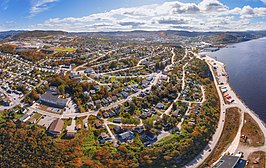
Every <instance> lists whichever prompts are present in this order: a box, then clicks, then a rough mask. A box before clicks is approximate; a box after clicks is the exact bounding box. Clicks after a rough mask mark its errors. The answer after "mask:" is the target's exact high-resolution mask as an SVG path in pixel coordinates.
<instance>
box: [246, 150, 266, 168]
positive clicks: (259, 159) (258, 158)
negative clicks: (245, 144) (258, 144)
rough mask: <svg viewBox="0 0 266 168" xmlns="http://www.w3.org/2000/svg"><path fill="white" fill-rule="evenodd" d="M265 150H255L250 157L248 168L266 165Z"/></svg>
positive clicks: (259, 167) (260, 167) (262, 167)
mask: <svg viewBox="0 0 266 168" xmlns="http://www.w3.org/2000/svg"><path fill="white" fill-rule="evenodd" d="M265 156H266V155H265V152H263V151H257V152H253V153H251V154H250V155H249V157H248V162H249V163H248V165H247V166H246V167H247V168H264V167H265V166H266V165H265V161H266V159H265Z"/></svg>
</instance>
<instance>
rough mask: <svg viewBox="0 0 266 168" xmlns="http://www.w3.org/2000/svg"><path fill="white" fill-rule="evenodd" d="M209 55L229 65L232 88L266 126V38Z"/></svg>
mask: <svg viewBox="0 0 266 168" xmlns="http://www.w3.org/2000/svg"><path fill="white" fill-rule="evenodd" d="M208 55H209V56H211V57H215V58H217V60H219V61H221V62H223V63H225V65H226V70H227V72H228V75H229V82H230V85H231V86H232V88H233V89H234V90H235V92H236V93H237V94H238V96H239V97H240V98H241V99H242V100H243V101H244V102H245V104H246V105H247V106H248V107H249V108H250V109H252V110H253V111H254V112H255V113H256V114H258V115H259V116H260V118H261V119H262V120H263V121H264V122H265V123H266V38H262V39H256V40H252V41H248V42H242V43H238V44H233V45H231V46H228V48H223V49H221V50H219V51H217V52H212V53H208Z"/></svg>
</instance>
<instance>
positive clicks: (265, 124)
mask: <svg viewBox="0 0 266 168" xmlns="http://www.w3.org/2000/svg"><path fill="white" fill-rule="evenodd" d="M265 38H266V37H265ZM205 57H207V58H209V59H210V60H213V61H215V62H216V63H220V64H222V65H223V66H222V67H223V69H222V70H223V71H224V72H225V73H226V74H227V75H226V80H227V84H228V85H229V87H230V89H231V90H232V92H233V93H234V94H235V95H236V96H237V98H238V101H240V102H241V103H242V104H243V105H244V106H245V108H246V109H248V111H249V112H252V113H253V115H255V116H256V117H257V118H258V119H259V120H260V122H261V123H262V124H263V125H264V127H265V128H266V123H265V122H264V121H263V120H262V119H261V118H260V116H259V115H258V114H257V113H256V112H255V111H254V110H252V109H250V108H249V107H248V105H247V104H246V103H245V102H244V101H243V100H242V99H241V97H240V96H239V95H238V94H237V93H236V91H235V90H234V89H233V87H232V86H231V85H230V82H229V73H228V72H227V71H226V65H225V63H223V62H221V61H218V60H216V59H214V58H212V57H211V56H208V55H207V54H206V56H205ZM214 75H215V74H214ZM215 77H216V76H215Z"/></svg>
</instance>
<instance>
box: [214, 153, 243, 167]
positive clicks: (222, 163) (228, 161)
mask: <svg viewBox="0 0 266 168" xmlns="http://www.w3.org/2000/svg"><path fill="white" fill-rule="evenodd" d="M244 167H245V161H244V160H241V156H238V155H236V156H231V155H224V156H223V157H222V158H221V159H220V160H219V162H217V163H216V164H215V165H214V166H213V168H244Z"/></svg>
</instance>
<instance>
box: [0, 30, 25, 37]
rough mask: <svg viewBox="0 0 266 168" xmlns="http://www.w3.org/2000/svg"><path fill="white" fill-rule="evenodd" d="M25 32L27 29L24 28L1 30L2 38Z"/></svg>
mask: <svg viewBox="0 0 266 168" xmlns="http://www.w3.org/2000/svg"><path fill="white" fill-rule="evenodd" d="M23 32H25V31H24V30H10V31H3V32H0V39H4V38H7V37H10V36H13V35H16V34H19V33H23Z"/></svg>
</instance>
